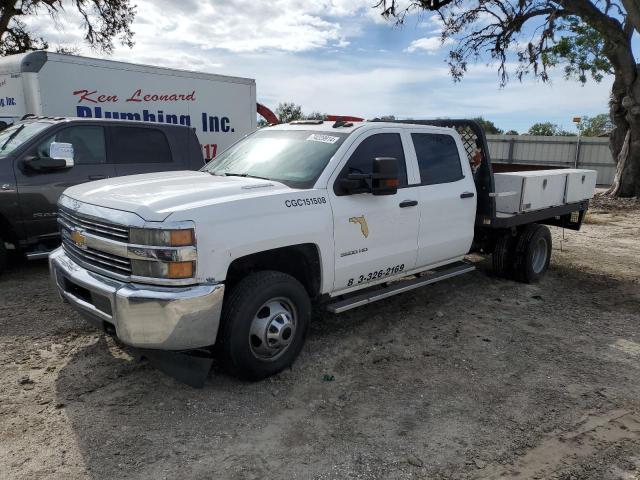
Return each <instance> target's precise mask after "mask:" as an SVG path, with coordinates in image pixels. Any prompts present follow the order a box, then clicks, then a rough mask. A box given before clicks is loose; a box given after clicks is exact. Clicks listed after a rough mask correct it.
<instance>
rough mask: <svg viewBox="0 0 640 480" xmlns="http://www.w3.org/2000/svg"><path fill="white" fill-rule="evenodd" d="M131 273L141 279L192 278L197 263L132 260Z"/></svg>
mask: <svg viewBox="0 0 640 480" xmlns="http://www.w3.org/2000/svg"><path fill="white" fill-rule="evenodd" d="M131 273H132V274H133V275H136V276H139V277H154V278H172V279H177V278H191V277H193V276H194V274H195V262H158V261H155V262H154V261H149V260H131Z"/></svg>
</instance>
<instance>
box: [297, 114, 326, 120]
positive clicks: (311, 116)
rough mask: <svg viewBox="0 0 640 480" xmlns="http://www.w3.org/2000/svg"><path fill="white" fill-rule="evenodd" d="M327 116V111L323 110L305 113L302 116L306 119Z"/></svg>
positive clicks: (319, 118) (322, 118)
mask: <svg viewBox="0 0 640 480" xmlns="http://www.w3.org/2000/svg"><path fill="white" fill-rule="evenodd" d="M326 116H327V114H326V113H322V112H311V113H310V114H308V115H307V114H303V115H302V118H303V119H304V120H324V119H325V117H326Z"/></svg>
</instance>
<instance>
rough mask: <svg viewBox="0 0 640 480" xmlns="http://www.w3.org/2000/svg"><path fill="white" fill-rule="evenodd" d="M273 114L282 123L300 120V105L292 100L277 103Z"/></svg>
mask: <svg viewBox="0 0 640 480" xmlns="http://www.w3.org/2000/svg"><path fill="white" fill-rule="evenodd" d="M275 114H276V115H277V116H278V118H279V119H280V121H281V122H282V123H289V122H293V121H294V120H302V107H301V106H300V105H296V104H295V103H293V102H284V103H280V104H278V108H276V111H275Z"/></svg>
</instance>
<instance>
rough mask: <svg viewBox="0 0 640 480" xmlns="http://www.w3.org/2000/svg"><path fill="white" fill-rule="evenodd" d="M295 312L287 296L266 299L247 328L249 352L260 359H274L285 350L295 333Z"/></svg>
mask: <svg viewBox="0 0 640 480" xmlns="http://www.w3.org/2000/svg"><path fill="white" fill-rule="evenodd" d="M296 325H297V313H296V310H295V307H294V306H293V303H292V302H291V300H289V299H288V298H284V297H278V298H272V299H270V300H267V301H266V302H265V303H263V304H262V306H261V307H260V308H259V309H258V311H257V312H256V314H255V315H254V316H253V320H252V321H251V327H250V328H249V347H250V348H251V353H253V355H254V356H255V357H256V358H258V359H260V360H275V359H277V358H278V357H280V356H282V354H283V353H284V352H286V351H287V349H288V348H289V346H290V345H291V342H292V341H293V339H294V337H295V333H296Z"/></svg>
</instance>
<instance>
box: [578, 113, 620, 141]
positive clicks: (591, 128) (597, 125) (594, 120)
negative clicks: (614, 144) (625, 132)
mask: <svg viewBox="0 0 640 480" xmlns="http://www.w3.org/2000/svg"><path fill="white" fill-rule="evenodd" d="M578 130H579V131H580V135H582V136H583V137H601V136H604V135H607V136H608V135H609V134H610V133H611V130H613V123H612V122H611V119H610V118H609V114H608V113H601V114H600V115H596V116H595V117H584V118H583V119H582V121H581V122H580V123H579V124H578Z"/></svg>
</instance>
